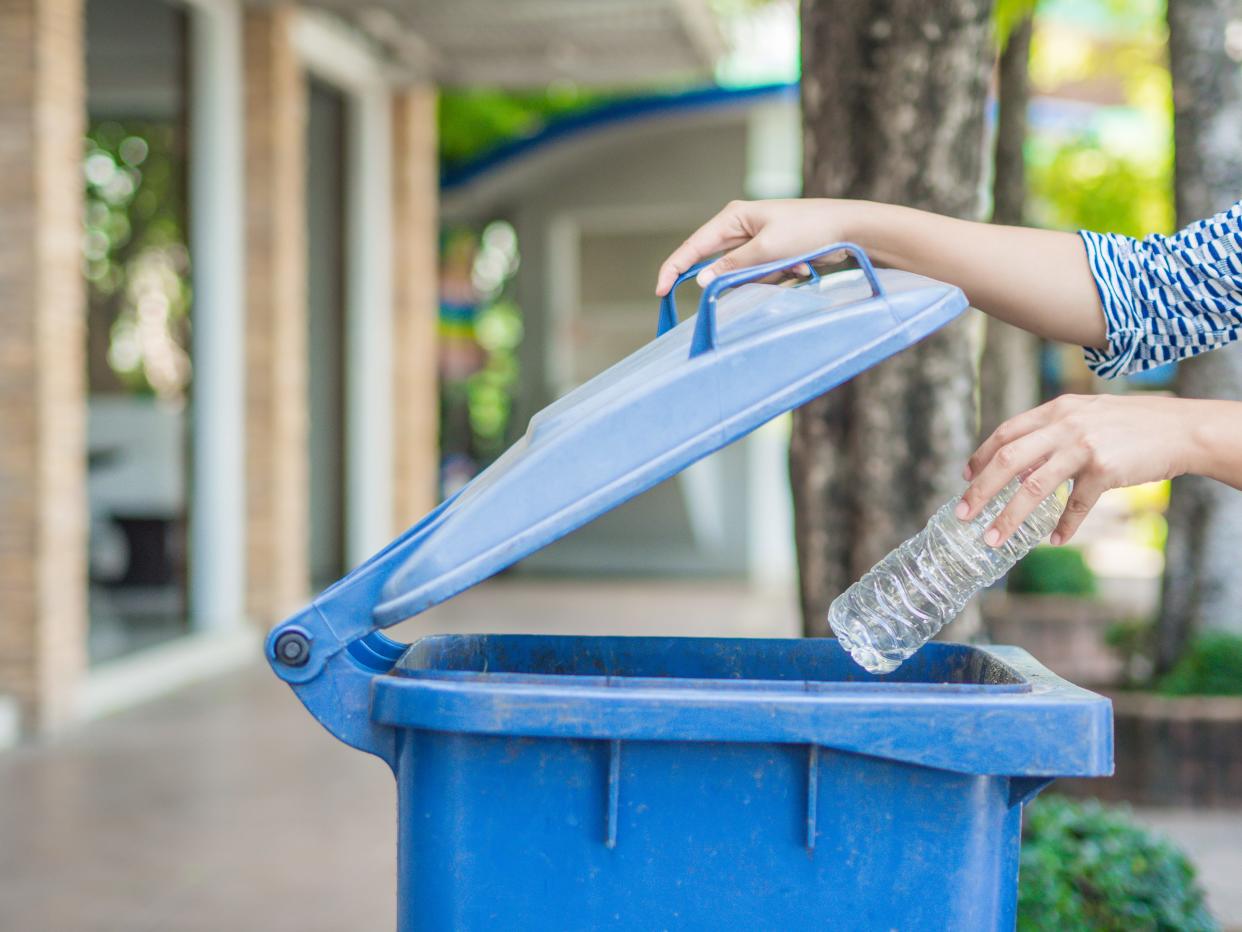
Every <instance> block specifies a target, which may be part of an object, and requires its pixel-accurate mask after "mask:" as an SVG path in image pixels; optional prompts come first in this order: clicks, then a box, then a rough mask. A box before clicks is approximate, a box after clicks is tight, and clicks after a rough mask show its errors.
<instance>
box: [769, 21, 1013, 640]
mask: <svg viewBox="0 0 1242 932" xmlns="http://www.w3.org/2000/svg"><path fill="white" fill-rule="evenodd" d="M801 16H802V110H803V139H804V143H803V145H804V152H803V190H804V192H805V193H806V194H807V195H808V196H834V197H856V198H868V199H872V200H878V201H887V202H891V203H900V204H907V205H910V206H913V207H921V208H925V209H928V210H933V211H937V212H939V213H944V214H950V215H954V216H958V217H971V218H975V217H978V216H979V214H980V208H981V203H980V201H981V199H980V186H981V180H982V175H983V155H984V102H985V98H986V94H987V84H988V77H989V74H990V71H991V65H992V58H993V55H992V51H993V46H992V36H991V31H990V30H991V26H990V17H991V2H990V0H944V2H932V0H837V2H828V0H803V3H802V12H801ZM971 316H973V315H971ZM978 329H979V328H978V325H977V321H975V320H973V319H971V318H970V317H966V318H964V319H961V320H958V321H956V322H955V323H953V324H950V325H949V326H947V327H945V328H944V329H943V330H941V331H940V332H939V333H937V334H934V335H933V336H931V337H929V338H928V339H927V340H926V341H924V342H923V343H921V344H920V345H919V346H917V347H914V348H912V349H910V350H907V351H906V352H904V353H901V354H899V355H897V356H895V357H893V358H892V359H890V360H888V361H887V362H884V363H882V364H880V365H879V366H876V367H875V368H873V369H871V370H870V371H868V372H865V373H863V374H862V375H859V376H858V377H857V378H855V379H854V380H853V381H851V382H849V383H847V384H846V385H843V386H841V387H840V388H838V389H836V390H834V391H832V392H830V393H829V394H827V395H824V396H823V397H821V398H818V399H816V400H815V401H812V402H810V403H809V404H807V405H806V406H804V407H803V408H801V409H800V410H798V411H797V412H795V414H794V427H793V437H792V441H791V446H790V474H791V479H792V481H793V489H794V504H795V534H796V538H797V544H798V564H799V573H800V577H801V605H802V614H803V627H804V630H805V631H806V633H807V634H811V635H824V634H828V633H829V631H828V627H827V620H826V617H825V613H826V611H827V608H828V605H829V603H830V602H831V600H832V599H833V598H834V597H835V596H836V595H837V594H838V593H840V592H841V591H842V590H843V589H844V588H845V587H846V586H848V585H849V584H850V583H851V582H853V581H854V580H855V579H856V578H858V576H860V575H861V574H862V573H863V572H865V571H866V570H867V569H869V568H870V567H871V566H872V564H874V563H875V562H876V561H877V560H879V559H880V558H881V557H883V556H884V555H885V554H886V553H887V552H888V551H889V550H890V549H892V548H893V547H894V546H896V545H897V544H898V543H900V542H901V541H902V540H903V539H904V538H905V537H907V536H909V535H910V534H913V533H914V532H916V531H917V530H918V529H919V528H920V527H921V526H922V525H923V523H924V522H925V521H926V520H927V517H928V515H930V514H931V512H932V511H933V510H934V509H935V508H936V507H937V506H939V505H940V504H941V503H942V502H944V501H945V500H946V499H947V498H948V497H949V496H950V495H952V494H953V493H954V492H955V491H957V490H958V489H960V487H961V478H960V472H961V468H962V463H963V462H964V461H965V458H966V456H968V455H969V453H970V450H971V448H972V443H973V440H974V436H975V425H974V397H973V396H974V361H975V350H976V340H975V339H974V337H976V335H977V332H978ZM959 632H960V629H959ZM959 636H961V635H960V633H959Z"/></svg>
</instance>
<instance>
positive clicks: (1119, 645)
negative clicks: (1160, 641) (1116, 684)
mask: <svg viewBox="0 0 1242 932" xmlns="http://www.w3.org/2000/svg"><path fill="white" fill-rule="evenodd" d="M1155 634H1156V626H1155V623H1154V622H1153V621H1152V620H1151V619H1149V618H1125V619H1122V620H1121V621H1117V622H1114V623H1113V624H1112V625H1110V626H1109V628H1108V630H1107V631H1105V632H1104V643H1105V644H1107V645H1108V646H1109V647H1110V648H1112V650H1113V651H1114V652H1115V653H1116V654H1117V656H1118V657H1119V658H1120V659H1121V670H1122V672H1121V685H1123V686H1126V687H1128V688H1131V689H1139V688H1144V687H1146V686H1149V685H1150V682H1151V671H1152V668H1153V666H1154V663H1153V658H1154V657H1155V653H1156V651H1155V647H1156V645H1155Z"/></svg>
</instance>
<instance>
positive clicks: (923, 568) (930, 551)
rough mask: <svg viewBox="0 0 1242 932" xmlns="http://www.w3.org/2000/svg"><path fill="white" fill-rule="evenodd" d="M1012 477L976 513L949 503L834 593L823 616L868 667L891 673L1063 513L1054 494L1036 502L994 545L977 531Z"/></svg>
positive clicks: (1006, 496)
mask: <svg viewBox="0 0 1242 932" xmlns="http://www.w3.org/2000/svg"><path fill="white" fill-rule="evenodd" d="M1018 487H1019V484H1018V480H1017V479H1014V480H1013V481H1012V482H1011V483H1009V485H1007V486H1006V487H1005V488H1004V489H1002V490H1001V492H1000V493H999V494H998V495H997V496H996V497H995V498H994V499H992V500H991V501H990V502H988V504H987V506H986V507H984V509H983V510H982V511H981V512H980V513H979V514H978V515H976V516H975V518H974V520H972V521H961V520H959V519H958V518H957V517H956V516H955V515H954V514H953V509H954V508H955V507H956V506H957V503H958V501H959V499H957V498H954V499H953V500H951V501H949V502H947V503H946V504H945V505H944V506H943V507H942V508H941V509H940V510H939V511H937V512H936V513H935V514H934V515H932V516H931V519H930V520H929V521H928V522H927V526H926V527H925V528H923V530H921V531H919V532H918V533H917V534H915V535H914V536H913V537H911V538H910V539H909V540H908V541H906V542H905V543H904V544H902V545H901V546H900V547H898V548H897V549H896V550H894V551H893V552H892V553H890V554H889V555H888V556H886V557H885V558H884V559H883V560H881V561H880V562H879V563H877V564H876V565H875V566H874V567H872V568H871V570H870V571H869V572H868V573H867V574H866V575H865V576H863V578H862V579H860V580H858V582H856V583H854V585H852V586H850V587H849V588H848V589H846V590H845V591H844V592H843V593H841V595H839V596H837V598H836V600H835V601H834V602H833V603H832V606H831V607H830V608H829V609H828V623H829V624H830V625H831V626H832V630H833V632H835V633H836V636H837V638H838V640H840V642H841V645H842V646H843V647H844V648H845V649H846V650H848V651H849V652H850V656H851V657H853V658H854V660H855V662H857V663H858V665H859V666H861V667H862V668H863V669H864V670H866V671H868V672H869V673H892V672H893V671H894V670H896V669H897V668H898V667H899V666H901V663H902V661H903V660H905V659H906V658H907V657H909V656H910V655H911V654H913V653H914V652H915V651H916V650H918V649H919V648H920V647H922V646H923V645H924V644H926V643H927V642H928V641H929V640H931V639H932V638H933V637H935V636H936V632H938V631H939V630H940V629H941V628H943V627H944V626H945V625H946V624H947V623H948V622H950V621H952V620H953V619H954V618H956V617H957V615H958V614H959V613H960V612H961V611H962V609H963V608H965V607H966V603H967V602H968V601H969V600H970V597H971V596H973V595H974V594H975V593H976V592H978V591H979V590H980V589H982V588H983V587H984V586H988V585H991V584H992V583H994V582H995V581H996V580H998V579H1000V577H1001V576H1002V575H1004V574H1005V573H1006V572H1007V571H1008V570H1009V569H1010V567H1012V566H1013V565H1014V564H1015V563H1017V562H1018V561H1019V560H1020V559H1022V557H1024V556H1026V554H1027V553H1028V552H1030V550H1031V548H1033V547H1034V546H1035V545H1036V544H1038V543H1039V542H1040V541H1041V540H1043V539H1044V538H1045V537H1047V536H1048V535H1049V534H1051V533H1052V531H1053V530H1054V529H1055V528H1056V526H1057V521H1058V519H1059V518H1060V517H1061V507H1062V506H1061V502H1060V500H1059V499H1058V497H1057V495H1056V493H1053V494H1052V495H1049V496H1048V497H1047V498H1046V499H1044V500H1043V501H1042V502H1040V503H1039V505H1038V506H1037V507H1036V508H1035V510H1034V511H1032V512H1031V514H1030V515H1029V516H1028V517H1027V519H1026V520H1025V521H1024V522H1022V525H1021V526H1020V527H1019V528H1018V530H1017V531H1016V532H1015V533H1014V534H1013V536H1012V537H1010V538H1009V540H1008V541H1006V542H1005V543H1004V544H1002V545H1001V546H1000V547H989V546H988V545H987V544H985V543H984V542H983V533H984V531H986V530H987V528H988V526H989V525H990V524H991V523H992V522H993V521H994V520H996V517H997V516H998V515H999V514H1000V513H1001V511H1002V510H1003V509H1004V507H1005V505H1006V504H1008V502H1009V500H1010V499H1012V498H1013V496H1014V494H1015V493H1016V492H1017V491H1018Z"/></svg>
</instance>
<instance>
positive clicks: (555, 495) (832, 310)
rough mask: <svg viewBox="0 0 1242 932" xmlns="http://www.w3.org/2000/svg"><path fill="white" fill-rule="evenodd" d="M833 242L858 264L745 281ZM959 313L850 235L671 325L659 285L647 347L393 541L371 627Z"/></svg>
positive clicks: (496, 565) (542, 421)
mask: <svg viewBox="0 0 1242 932" xmlns="http://www.w3.org/2000/svg"><path fill="white" fill-rule="evenodd" d="M840 250H846V251H848V252H850V253H851V254H853V256H854V257H855V259H856V260H857V262H858V265H859V268H858V269H856V270H850V271H844V272H838V273H835V274H832V275H825V276H822V277H820V276H818V275H814V274H813V277H812V279H811V280H809V281H807V282H805V283H804V284H801V285H798V286H795V287H781V286H777V285H771V284H760V283H758V280H759V279H762V278H765V277H767V276H769V275H771V274H772V273H774V272H776V271H779V270H781V269H787V268H792V267H795V266H801V265H802V264H804V263H809V262H810V260H813V259H815V258H818V257H820V256H822V255H826V254H828V253H830V252H836V251H840ZM695 271H697V267H696V268H695V269H691V270H689V271H688V272H687V273H686V274H685V275H683V276H682V277H681V278H680V279H679V280H678V281H679V282H680V281H683V280H685V279H686V278H688V277H689V276H690V275H692V274H693V273H694V272H695ZM730 289H732V290H730ZM726 291H728V294H727V295H724V296H723V297H722V295H723V293H724V292H726ZM966 307H967V301H966V297H965V295H963V294H962V292H961V290H959V289H958V288H956V287H954V286H952V285H947V284H944V283H942V282H938V281H934V280H932V279H929V278H925V277H923V276H920V275H914V274H911V273H908V272H901V271H896V270H888V269H885V270H880V271H878V272H877V271H876V270H874V269H873V268H872V266H871V263H870V262H869V261H868V260H867V257H866V255H865V254H864V253H863V252H862V251H861V250H860V249H859V248H858V247H856V246H854V245H852V244H849V243H838V244H833V245H832V246H827V247H824V248H823V249H821V250H816V251H815V252H813V253H808V254H807V255H804V256H795V257H791V258H790V259H788V260H783V261H779V262H774V263H767V264H765V265H762V266H756V267H754V268H751V269H743V270H741V271H739V272H735V273H731V274H728V275H722V276H720V277H719V278H717V279H715V280H714V281H713V282H712V283H711V284H710V285H709V286H708V287H707V289H706V290H705V292H704V294H703V298H702V300H701V302H700V305H699V311H698V313H697V314H696V315H694V316H693V317H691V318H689V319H687V320H685V321H683V322H682V323H680V324H678V323H677V322H676V311H675V306H674V305H673V301H672V297H671V294H670V297H669V298H667V299H666V300H665V302H664V303H663V305H662V307H661V315H660V323H659V330H658V333H657V337H656V339H655V340H653V341H652V342H651V343H648V344H647V345H646V346H644V347H643V348H642V349H640V350H638V351H637V352H635V353H633V354H631V355H630V356H628V357H627V358H625V359H623V360H622V361H620V362H619V363H617V364H616V365H614V366H612V367H611V368H609V369H607V370H605V371H604V372H602V373H600V374H599V375H597V376H595V377H594V378H593V379H591V380H590V381H589V382H587V383H585V384H584V385H582V386H580V387H579V388H577V389H575V390H574V391H572V392H570V393H569V394H568V395H566V396H565V397H563V398H561V399H560V400H558V401H556V402H555V403H553V404H551V405H549V406H548V407H547V408H545V409H544V410H542V411H540V412H539V413H538V414H536V415H535V416H534V417H533V418H532V419H531V421H530V424H529V426H528V428H527V430H526V433H525V435H524V436H523V437H522V438H521V439H520V440H519V441H518V442H517V443H515V444H514V445H513V446H512V447H511V448H510V449H509V450H508V451H507V452H505V453H504V454H503V455H502V456H501V457H500V459H498V460H497V461H496V462H495V463H493V464H492V465H491V466H490V467H489V468H488V469H486V470H484V471H483V472H482V473H480V474H479V475H478V476H477V477H476V478H475V479H474V480H473V481H472V482H470V483H469V485H467V486H466V487H465V488H463V489H462V490H461V491H460V492H459V493H458V494H457V495H456V496H455V497H454V498H453V499H451V500H449V501H448V502H445V503H444V505H442V506H441V507H440V508H439V509H438V510H437V511H436V512H434V513H433V514H432V515H430V516H428V518H427V519H425V520H424V522H423V523H422V525H420V526H419V527H417V528H415V529H414V530H413V531H412V532H411V535H410V536H409V537H408V538H407V539H406V540H405V541H404V542H402V547H401V549H402V550H403V551H404V552H405V553H406V554H408V556H407V558H406V559H405V560H404V561H403V562H402V563H400V565H398V566H397V568H396V569H395V570H394V571H393V572H392V573H391V575H389V576H388V578H387V580H386V581H385V583H384V585H383V587H382V590H381V591H380V598H379V600H378V602H377V604H376V605H375V607H374V616H373V620H374V622H375V624H376V625H378V626H380V627H386V626H388V625H392V624H396V623H397V622H399V621H402V620H404V619H406V618H409V617H411V616H413V615H417V614H418V613H420V612H422V611H425V610H426V609H428V608H430V607H431V606H433V605H436V604H437V603H439V602H443V601H444V600H446V599H449V598H451V597H452V596H454V595H456V594H457V593H459V592H461V591H463V590H465V589H467V588H469V587H470V586H473V585H474V584H475V583H478V582H480V581H481V580H483V579H486V578H488V577H489V576H492V575H493V574H495V573H497V572H499V571H500V570H502V569H504V568H506V567H508V566H510V565H512V564H513V563H515V562H517V561H518V560H520V559H522V558H523V557H526V556H528V555H529V554H531V553H533V552H535V551H536V550H539V549H540V548H542V547H545V546H547V545H548V544H550V543H552V542H553V541H555V540H557V539H559V538H561V537H563V536H565V535H566V534H568V533H569V532H570V531H573V530H574V529H576V528H578V527H580V526H581V525H583V524H586V523H587V522H589V521H591V520H592V519H594V518H596V517H598V516H599V515H601V514H603V513H604V512H606V511H609V510H610V509H612V508H615V507H616V506H617V505H619V504H621V503H623V502H625V501H627V500H628V499H631V498H633V497H634V496H636V495H638V494H639V493H641V492H643V491H645V490H647V489H649V488H651V487H652V486H654V485H656V484H657V483H659V482H661V481H663V480H665V479H667V478H669V477H670V476H672V475H674V474H676V473H678V472H680V471H681V470H683V469H685V468H686V467H687V466H689V465H690V464H691V463H693V462H695V461H696V460H698V459H700V458H702V457H704V456H706V455H707V454H709V453H712V452H714V451H715V450H718V449H720V448H721V447H723V446H725V445H727V444H729V443H732V442H733V441H734V440H737V439H738V438H740V437H743V436H745V435H746V434H747V433H749V432H750V431H752V430H754V429H755V428H756V427H759V426H760V425H761V424H763V423H765V422H766V421H769V420H771V419H772V418H773V417H776V416H777V415H779V414H781V413H783V412H785V411H789V410H791V409H793V408H796V407H798V406H799V405H801V404H803V403H805V402H807V401H809V400H810V399H812V398H815V397H816V396H818V395H821V394H823V393H824V392H825V391H827V390H829V389H831V388H833V387H835V386H837V385H840V384H841V383H843V382H845V381H847V380H848V379H850V378H852V377H854V376H855V375H857V374H858V373H860V372H862V371H863V370H865V369H867V368H869V367H871V366H873V365H875V364H876V363H878V362H880V361H881V360H883V359H886V358H888V357H889V356H892V355H893V354H894V353H897V352H898V351H900V350H902V349H905V348H906V347H908V346H910V345H912V344H914V343H916V342H918V341H919V340H921V339H922V338H924V337H926V336H927V335H928V334H930V333H932V332H933V331H935V330H937V329H938V328H940V327H941V326H943V325H944V324H946V323H947V322H948V321H950V320H952V319H953V318H954V317H956V316H957V315H958V314H960V313H961V312H962V311H963V310H964V309H965V308H966Z"/></svg>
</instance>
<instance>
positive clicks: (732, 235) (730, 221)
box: [656, 201, 750, 296]
mask: <svg viewBox="0 0 1242 932" xmlns="http://www.w3.org/2000/svg"><path fill="white" fill-rule="evenodd" d="M744 213H745V204H744V203H743V202H741V201H733V202H730V203H729V204H726V205H725V207H724V209H723V210H721V211H720V213H718V214H716V216H714V217H712V219H710V220H708V221H707V223H705V224H703V225H702V226H701V227H699V228H698V229H697V230H695V231H694V232H693V233H691V234H690V236H689V237H688V238H687V239H686V241H685V242H684V243H682V244H681V245H680V246H678V247H677V248H676V249H674V250H673V252H672V253H671V254H670V255H669V257H668V258H667V259H665V260H664V264H663V265H661V266H660V271H659V273H658V274H657V275H656V294H657V295H660V296H663V295H666V294H668V290H669V289H670V288H672V287H673V282H675V281H676V280H677V276H678V275H680V274H681V273H682V272H684V271H685V270H686V269H688V268H690V266H692V265H694V263H696V262H698V261H699V260H700V259H703V258H704V257H706V256H710V255H711V254H712V253H714V252H719V251H720V250H722V249H730V248H732V247H734V246H739V245H741V244H742V243H745V242H746V241H747V240H748V239H750V233H749V232H748V231H747V229H746V225H745V216H744Z"/></svg>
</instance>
